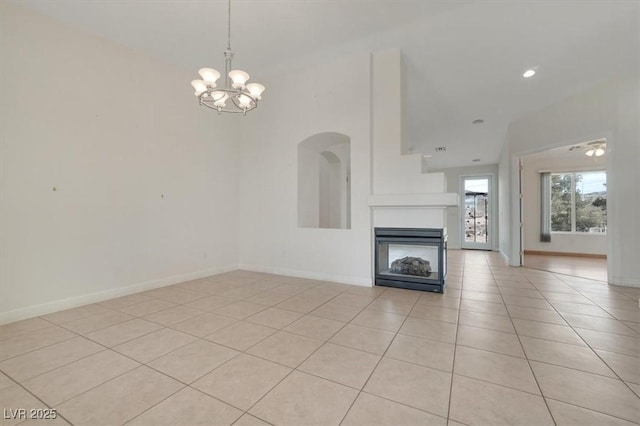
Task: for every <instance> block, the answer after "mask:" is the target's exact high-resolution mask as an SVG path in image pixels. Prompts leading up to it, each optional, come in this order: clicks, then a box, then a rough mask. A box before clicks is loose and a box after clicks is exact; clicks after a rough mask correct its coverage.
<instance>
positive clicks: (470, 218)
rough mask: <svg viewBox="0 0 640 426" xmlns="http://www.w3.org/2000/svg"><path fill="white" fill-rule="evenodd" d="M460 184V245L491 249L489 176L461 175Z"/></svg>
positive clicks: (491, 225)
mask: <svg viewBox="0 0 640 426" xmlns="http://www.w3.org/2000/svg"><path fill="white" fill-rule="evenodd" d="M460 186H461V191H460V192H461V194H462V196H461V197H460V198H461V205H460V216H461V217H460V219H461V227H460V229H461V232H460V234H461V238H462V242H461V247H462V248H464V249H477V250H491V246H492V241H491V234H492V232H493V220H492V219H491V215H492V214H493V212H492V208H491V202H492V194H491V176H489V175H487V176H463V177H462V178H461V182H460Z"/></svg>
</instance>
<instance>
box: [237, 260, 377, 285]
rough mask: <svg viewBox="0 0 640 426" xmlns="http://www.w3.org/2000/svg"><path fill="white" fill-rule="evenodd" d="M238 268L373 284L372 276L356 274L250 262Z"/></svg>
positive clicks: (290, 275) (356, 283) (354, 283)
mask: <svg viewBox="0 0 640 426" xmlns="http://www.w3.org/2000/svg"><path fill="white" fill-rule="evenodd" d="M238 269H242V270H245V271H253V272H264V273H267V274H276V275H286V276H289V277H296V278H308V279H311V280H320V281H331V282H336V283H342V284H351V285H357V286H362V287H371V286H372V285H373V284H372V280H371V277H354V276H347V275H335V274H325V273H320V272H313V271H301V270H298V269H289V268H277V267H273V266H263V265H249V264H240V265H238Z"/></svg>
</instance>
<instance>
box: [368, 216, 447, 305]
mask: <svg viewBox="0 0 640 426" xmlns="http://www.w3.org/2000/svg"><path fill="white" fill-rule="evenodd" d="M375 268H376V269H375V284H376V285H382V286H389V287H399V288H408V289H413V290H424V291H431V292H435V293H444V287H445V278H446V276H447V229H446V228H444V229H433V228H375Z"/></svg>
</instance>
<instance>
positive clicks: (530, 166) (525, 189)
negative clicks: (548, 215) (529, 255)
mask: <svg viewBox="0 0 640 426" xmlns="http://www.w3.org/2000/svg"><path fill="white" fill-rule="evenodd" d="M585 142H587V141H585ZM605 161H606V157H603V158H600V159H598V162H597V163H596V162H595V161H594V159H593V158H591V157H587V156H586V155H584V151H581V152H580V153H579V154H578V155H575V156H572V157H569V158H567V157H566V156H558V155H555V156H554V154H553V151H551V152H549V155H548V156H544V157H541V156H524V157H522V167H523V168H522V194H523V199H522V207H523V209H522V223H523V224H524V228H523V238H524V249H525V251H526V250H535V251H551V252H560V253H584V254H603V255H606V254H607V238H606V234H598V233H585V232H581V233H572V234H571V233H552V234H551V242H548V243H543V242H541V241H540V171H541V170H544V171H549V172H567V171H573V170H580V171H585V170H606V168H607V165H606V163H605Z"/></svg>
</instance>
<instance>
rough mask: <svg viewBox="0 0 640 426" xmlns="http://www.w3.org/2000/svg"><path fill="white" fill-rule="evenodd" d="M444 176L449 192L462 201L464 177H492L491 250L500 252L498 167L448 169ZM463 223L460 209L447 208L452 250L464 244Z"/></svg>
mask: <svg viewBox="0 0 640 426" xmlns="http://www.w3.org/2000/svg"><path fill="white" fill-rule="evenodd" d="M444 174H445V176H446V178H447V192H455V193H457V194H458V195H459V196H460V198H461V199H463V198H464V196H463V194H462V193H461V192H460V191H461V187H460V180H461V178H462V177H463V176H481V175H491V189H490V191H491V195H490V196H491V206H490V209H491V210H490V211H491V212H492V213H491V220H492V221H493V223H490V225H489V226H490V231H489V232H490V234H491V235H490V238H491V242H492V244H491V249H492V250H498V248H499V241H498V229H499V226H500V217H499V216H500V215H499V210H498V165H497V164H490V165H487V166H476V167H457V168H451V169H446V170H445V171H444ZM461 223H462V220H461V217H460V207H459V206H458V207H448V208H447V230H448V234H449V242H448V247H449V248H451V249H459V248H460V247H461V243H462V236H461V234H460V225H461Z"/></svg>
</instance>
